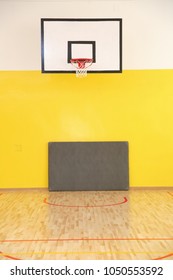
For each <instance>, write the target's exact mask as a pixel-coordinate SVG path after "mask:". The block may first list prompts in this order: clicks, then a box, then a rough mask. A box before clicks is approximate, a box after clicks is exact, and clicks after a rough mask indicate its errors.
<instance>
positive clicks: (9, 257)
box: [0, 252, 21, 260]
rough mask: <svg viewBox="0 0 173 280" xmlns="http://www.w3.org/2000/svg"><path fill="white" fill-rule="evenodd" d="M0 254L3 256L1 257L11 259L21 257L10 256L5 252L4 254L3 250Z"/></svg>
mask: <svg viewBox="0 0 173 280" xmlns="http://www.w3.org/2000/svg"><path fill="white" fill-rule="evenodd" d="M0 256H3V257H5V258H7V259H11V260H21V259H19V258H16V257H12V256H10V255H7V254H5V253H3V252H0Z"/></svg>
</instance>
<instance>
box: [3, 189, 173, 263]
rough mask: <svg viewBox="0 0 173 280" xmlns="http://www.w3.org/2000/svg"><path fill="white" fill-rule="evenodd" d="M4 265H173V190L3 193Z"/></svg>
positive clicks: (17, 191)
mask: <svg viewBox="0 0 173 280" xmlns="http://www.w3.org/2000/svg"><path fill="white" fill-rule="evenodd" d="M0 259H1V260H7V259H23V260H28V259H29V260H40V259H41V260H49V259H52V260H80V259H82V260H92V259H93V260H116V259H117V260H124V259H126V260H146V259H147V260H151V259H152V260H153V259H160V260H162V259H167V260H170V259H171V260H173V188H169V189H168V188H167V189H166V188H165V189H158V188H157V189H143V190H142V189H130V190H129V191H127V192H125V191H103V192H98V191H97V192H96V191H92V192H52V193H49V192H48V191H47V190H44V189H41V190H1V191H0Z"/></svg>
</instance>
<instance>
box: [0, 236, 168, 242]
mask: <svg viewBox="0 0 173 280" xmlns="http://www.w3.org/2000/svg"><path fill="white" fill-rule="evenodd" d="M138 240H140V241H164V240H165V241H172V240H173V237H158V238H147V237H146V238H145V237H144V238H128V237H125V238H52V239H16V240H14V239H7V240H0V243H13V242H14V243H15V242H16V243H17V242H63V241H66V242H75V241H138Z"/></svg>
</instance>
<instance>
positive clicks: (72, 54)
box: [41, 18, 122, 73]
mask: <svg viewBox="0 0 173 280" xmlns="http://www.w3.org/2000/svg"><path fill="white" fill-rule="evenodd" d="M41 47H42V48H41V49H42V72H43V73H74V72H75V69H74V66H73V65H72V64H71V62H70V60H71V59H72V58H92V59H93V64H92V65H91V66H90V68H88V73H118V72H122V19H120V18H104V19H101V18H96V19H93V18H90V19H85V18H82V19H72V18H70V19H64V18H62V19H55V18H52V19H51V18H43V19H41Z"/></svg>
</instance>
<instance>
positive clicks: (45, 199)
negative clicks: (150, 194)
mask: <svg viewBox="0 0 173 280" xmlns="http://www.w3.org/2000/svg"><path fill="white" fill-rule="evenodd" d="M127 201H128V200H127V198H126V197H124V200H123V201H121V202H118V203H114V204H105V205H95V206H94V205H91V206H90V205H63V204H55V203H50V202H48V201H47V198H44V200H43V202H44V203H45V204H48V205H52V206H58V207H74V208H95V207H110V206H116V205H120V204H123V203H126V202H127Z"/></svg>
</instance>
